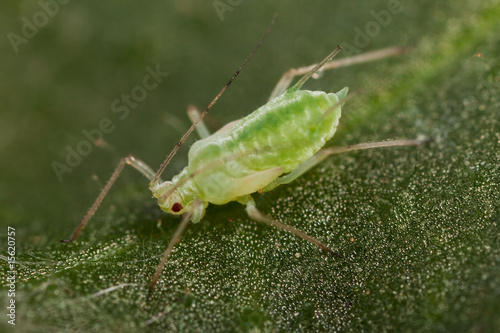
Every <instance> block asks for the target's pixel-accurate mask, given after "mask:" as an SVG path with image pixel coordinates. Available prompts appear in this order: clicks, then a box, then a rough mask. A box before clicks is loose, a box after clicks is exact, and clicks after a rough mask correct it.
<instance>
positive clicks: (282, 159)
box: [230, 89, 347, 173]
mask: <svg viewBox="0 0 500 333" xmlns="http://www.w3.org/2000/svg"><path fill="white" fill-rule="evenodd" d="M339 93H341V94H340V95H341V98H343V97H344V96H345V94H346V93H347V89H345V90H342V91H341V92H339ZM338 102H339V97H338V96H337V94H335V93H325V92H322V91H306V90H299V91H297V92H293V93H284V94H283V95H281V96H278V97H276V98H275V99H274V100H272V101H271V102H269V103H268V104H266V105H264V106H262V107H261V108H259V109H258V110H256V111H255V112H253V113H252V114H250V115H249V116H247V117H245V118H243V119H242V121H241V122H239V123H238V124H237V125H236V126H235V127H234V128H233V130H232V131H231V132H230V133H231V135H232V137H233V140H234V142H235V143H236V145H237V147H238V150H239V151H240V152H242V153H243V152H248V153H249V154H248V156H243V157H242V158H241V163H242V164H245V165H246V166H247V167H248V168H251V169H254V170H256V171H262V170H267V169H271V168H274V167H282V168H283V173H288V172H291V171H292V170H294V169H295V168H297V166H299V165H300V164H301V163H302V162H304V161H305V160H307V159H308V158H310V157H311V156H312V155H314V154H315V153H316V152H317V151H318V150H320V149H321V148H322V147H323V146H324V144H325V142H326V141H327V140H329V139H330V138H331V137H332V136H333V135H334V133H335V131H336V129H337V126H338V123H339V119H340V115H341V105H340V104H339V103H338ZM332 108H333V109H332ZM325 112H326V114H325Z"/></svg>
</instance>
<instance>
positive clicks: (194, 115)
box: [187, 104, 210, 139]
mask: <svg viewBox="0 0 500 333" xmlns="http://www.w3.org/2000/svg"><path fill="white" fill-rule="evenodd" d="M187 114H188V117H189V119H190V120H191V122H192V123H193V124H196V122H197V121H198V119H200V118H201V112H200V110H198V108H197V107H196V106H195V105H193V104H189V105H188V110H187ZM196 132H197V133H198V135H199V137H200V138H202V139H205V138H208V137H209V136H210V131H209V130H208V127H207V125H206V124H205V122H204V121H203V119H201V120H200V121H199V123H198V124H197V125H196Z"/></svg>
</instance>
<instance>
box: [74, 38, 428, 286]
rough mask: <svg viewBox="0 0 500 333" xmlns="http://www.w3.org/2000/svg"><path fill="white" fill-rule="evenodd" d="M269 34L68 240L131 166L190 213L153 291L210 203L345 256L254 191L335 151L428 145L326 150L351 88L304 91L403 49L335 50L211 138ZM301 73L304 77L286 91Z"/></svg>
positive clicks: (172, 206)
mask: <svg viewBox="0 0 500 333" xmlns="http://www.w3.org/2000/svg"><path fill="white" fill-rule="evenodd" d="M268 33H269V28H268V31H267V32H266V34H265V35H264V37H263V38H262V40H261V42H260V43H259V45H257V47H256V48H255V49H254V50H253V51H252V53H251V54H250V56H249V57H248V58H247V59H246V60H245V62H244V63H243V65H242V66H241V67H240V68H239V69H238V71H237V72H236V73H235V74H234V75H233V77H232V78H231V80H230V81H229V82H228V84H227V85H226V86H225V87H224V88H223V89H222V90H221V92H220V93H219V94H218V95H217V96H216V97H215V99H214V100H213V101H212V102H211V103H210V104H209V106H208V107H207V108H206V109H205V111H204V112H203V113H201V114H200V113H199V112H198V111H197V110H196V109H194V108H191V109H190V110H189V115H190V118H191V119H192V121H193V126H192V127H191V128H190V129H189V130H188V132H186V133H185V134H184V135H183V137H182V138H181V140H180V141H179V143H178V144H177V145H176V146H175V147H174V149H173V150H172V152H171V153H170V154H169V155H168V156H167V158H166V160H165V162H164V163H163V164H162V165H161V166H160V168H159V170H158V171H157V172H154V171H153V170H152V169H151V168H150V167H149V166H148V165H146V164H145V163H144V162H142V161H141V160H139V159H137V158H135V157H134V156H132V155H129V156H128V157H126V158H123V159H122V160H121V161H120V163H119V165H118V166H117V168H116V169H115V171H114V173H113V175H112V176H111V178H110V179H109V181H108V182H107V184H106V186H105V187H104V189H103V190H102V191H101V193H100V195H99V196H98V198H97V199H96V201H95V203H94V204H93V205H92V207H91V208H90V209H89V211H88V212H87V214H86V216H85V217H84V218H83V220H82V222H81V223H80V225H79V226H78V227H77V228H76V229H75V231H74V233H73V235H72V236H71V239H70V240H69V241H74V240H75V239H76V238H77V237H78V235H79V234H80V232H81V231H82V230H83V228H84V227H85V225H86V224H87V222H88V221H89V220H90V218H91V217H92V215H93V214H94V213H95V211H96V210H97V208H98V207H99V205H100V203H101V202H102V200H103V198H104V197H105V195H106V194H107V192H108V191H109V189H110V188H111V186H112V185H113V183H114V182H115V181H116V179H117V178H118V176H119V174H120V172H121V171H122V169H123V167H124V166H125V165H126V164H129V165H131V166H133V167H134V168H135V169H137V170H138V171H140V172H141V173H142V174H143V175H145V176H146V177H147V178H148V179H149V180H150V186H149V188H150V190H151V192H152V193H153V196H154V197H155V198H157V199H158V204H159V206H160V207H161V209H162V210H164V211H165V212H167V213H171V214H175V215H179V214H183V216H184V218H183V220H182V222H181V224H180V226H179V227H178V229H177V231H176V232H175V234H174V236H173V237H172V240H171V241H170V243H169V245H168V247H167V249H166V251H165V254H164V256H163V259H162V261H161V263H160V264H159V266H158V268H157V271H156V273H155V276H154V278H153V280H152V282H151V284H150V293H151V290H152V288H153V287H154V285H155V284H156V282H157V280H158V278H159V276H160V274H161V271H162V270H163V267H164V264H165V261H166V260H167V258H168V256H169V255H170V252H171V251H172V248H173V246H174V245H175V244H176V243H177V242H178V241H179V238H180V235H181V234H182V232H183V230H184V228H185V227H186V225H187V222H188V221H192V222H193V223H197V222H200V220H201V219H202V218H203V216H204V214H205V209H206V207H207V206H208V204H210V203H211V204H216V205H223V204H225V203H228V202H230V201H238V202H240V203H242V204H243V205H245V206H246V211H247V213H248V215H249V216H250V218H252V219H254V220H257V221H261V222H264V223H267V224H270V225H273V226H275V227H278V228H281V229H284V230H287V231H289V232H291V233H293V234H295V235H297V236H299V237H302V238H303V239H305V240H307V241H309V242H311V243H313V244H315V245H318V246H319V247H321V248H322V249H323V250H325V251H327V252H330V253H332V254H334V255H336V256H338V257H341V256H340V255H339V254H337V253H335V252H334V251H333V250H331V249H330V248H329V247H328V246H326V245H325V244H323V243H322V242H320V241H319V240H317V239H315V238H313V237H311V236H309V235H307V234H305V233H304V232H302V231H300V230H297V229H295V228H293V227H291V226H288V225H286V224H283V223H281V222H278V221H276V220H274V219H272V218H270V217H268V216H266V215H264V214H263V213H261V212H260V211H259V210H258V209H257V208H256V205H255V202H254V200H253V198H252V196H251V194H252V193H254V192H259V193H260V192H266V191H270V190H272V189H274V188H276V187H277V186H279V185H282V184H287V183H289V182H291V181H293V180H294V179H296V178H297V177H299V176H301V175H302V174H303V173H304V172H306V171H307V170H309V169H311V168H312V167H314V166H315V165H317V164H318V163H320V162H321V161H323V160H324V159H325V158H326V157H328V156H330V155H332V154H336V153H341V152H346V151H351V150H357V149H368V148H377V147H388V146H403V145H419V144H422V143H423V141H419V140H397V141H385V142H374V143H365V144H359V145H354V146H348V147H340V148H326V149H321V148H322V147H323V146H324V145H325V143H326V142H327V141H328V140H329V139H330V138H331V137H332V136H333V135H334V134H335V131H336V129H337V126H338V123H339V119H340V115H341V108H342V106H343V105H344V102H345V100H346V95H347V92H348V89H347V88H344V89H342V90H340V91H339V92H337V93H326V92H323V91H308V90H300V88H301V87H302V85H303V84H304V83H305V82H306V81H307V80H308V79H309V78H310V77H312V76H313V75H314V74H315V73H317V71H319V70H320V69H321V70H325V69H330V68H335V67H340V66H345V65H349V64H352V63H359V62H366V61H372V60H375V59H380V58H383V57H387V56H392V55H395V54H399V53H401V49H400V48H391V49H386V50H381V51H376V52H371V53H368V54H365V55H361V56H357V57H354V58H350V59H344V60H341V61H338V62H330V60H331V59H332V58H333V57H334V56H335V55H336V54H337V53H338V52H339V51H340V50H341V48H340V47H337V48H336V49H335V50H334V51H333V52H332V53H330V54H329V55H328V56H327V57H326V58H325V59H324V60H323V61H321V62H320V63H319V64H316V65H312V66H308V67H304V68H299V69H294V70H290V71H288V72H287V73H285V75H284V76H283V78H282V80H281V81H280V82H279V83H278V85H277V86H276V88H275V89H274V91H273V93H272V95H271V98H270V101H269V102H268V103H267V104H265V105H263V106H262V107H260V108H259V109H257V110H256V111H254V112H252V113H251V114H249V115H248V116H246V117H245V118H243V119H240V120H237V121H234V122H231V123H229V124H227V125H225V126H224V127H223V128H221V129H220V130H218V131H217V132H215V133H214V134H211V135H210V134H209V132H208V130H207V128H206V126H205V125H204V123H203V122H202V118H203V117H204V116H205V114H206V113H207V112H208V110H209V109H210V108H211V107H212V106H213V105H214V104H215V102H216V101H217V99H218V98H219V97H220V96H221V95H222V93H223V92H224V91H225V90H226V88H227V87H228V86H229V84H230V83H231V82H232V80H233V79H234V78H235V77H236V75H237V74H238V73H239V71H240V70H241V69H242V67H243V66H244V65H245V64H246V63H247V62H248V60H249V59H250V58H251V57H252V56H253V54H254V53H255V52H256V51H257V49H258V48H259V47H260V45H261V44H262V41H263V40H264V39H265V37H266V36H267V34H268ZM304 74H305V75H304ZM296 75H304V76H303V77H302V78H301V79H300V80H299V81H298V82H297V83H296V84H295V85H293V86H292V87H291V88H289V89H287V88H288V86H289V85H290V82H291V80H292V78H293V77H294V76H296ZM194 129H196V130H197V131H198V134H199V135H200V137H201V138H202V139H201V140H199V141H197V142H196V143H194V144H193V145H192V146H191V148H190V150H189V155H188V156H189V162H188V165H187V166H186V167H185V168H184V169H183V170H182V171H181V172H180V173H179V174H178V175H176V176H175V177H174V178H173V179H172V180H171V181H162V180H161V179H160V175H161V174H162V172H163V171H164V169H165V167H166V166H167V165H168V163H169V162H170V160H171V159H172V157H173V156H174V155H175V153H176V152H177V150H178V149H179V147H180V145H181V144H182V143H184V141H185V140H186V138H187V136H188V135H189V134H190V133H191V132H192V131H193V130H194Z"/></svg>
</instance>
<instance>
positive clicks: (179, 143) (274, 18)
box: [150, 13, 278, 185]
mask: <svg viewBox="0 0 500 333" xmlns="http://www.w3.org/2000/svg"><path fill="white" fill-rule="evenodd" d="M276 16H278V13H275V14H274V17H273V19H272V20H271V23H270V24H269V26H268V27H267V30H266V32H265V33H264V35H263V36H262V38H261V39H260V41H259V43H258V44H257V46H256V47H255V48H254V49H253V50H252V52H251V53H250V55H249V56H248V57H247V58H246V59H245V61H243V63H242V64H241V65H240V67H239V68H238V69H237V70H236V72H234V74H233V76H232V77H231V78H230V79H229V81H228V82H227V83H226V85H225V86H223V87H222V89H221V90H220V91H219V93H218V94H217V95H216V96H215V98H214V99H213V100H212V101H211V102H210V104H208V106H207V107H206V108H205V110H203V112H202V113H201V114H200V116H199V117H198V119H197V120H196V121H195V122H194V123H193V125H191V127H190V128H189V129H188V130H187V132H186V133H184V135H183V136H182V137H181V139H180V140H179V142H177V144H176V145H175V146H174V148H173V149H172V151H171V152H170V154H168V155H167V157H166V158H165V161H163V163H162V164H161V165H160V167H159V168H158V171H156V174H155V175H154V177H153V178H152V179H151V182H150V185H155V184H157V183H158V182H159V179H160V176H161V174H162V173H163V171H165V168H166V167H167V165H168V164H169V163H170V161H171V160H172V158H173V157H174V156H175V154H176V153H177V151H178V150H179V148H180V147H181V146H182V144H183V143H184V142H185V141H186V139H187V138H188V137H189V135H190V134H191V133H192V132H193V131H194V129H195V128H196V126H198V124H199V123H200V122H201V120H202V119H203V117H205V115H206V114H207V113H208V111H209V110H210V109H211V108H212V107H213V106H214V105H215V103H217V100H218V99H219V98H220V97H221V96H222V94H223V93H224V92H225V91H226V89H227V88H228V87H229V86H230V85H231V83H233V81H234V79H235V78H236V77H237V76H238V74H240V72H241V70H242V69H243V67H245V66H246V64H247V63H248V62H249V61H250V59H252V57H253V56H254V54H255V53H256V52H257V50H258V49H259V48H260V46H261V45H262V43H264V40H265V39H266V38H267V36H268V35H269V33H270V32H271V28H272V26H273V24H274V22H275V20H276Z"/></svg>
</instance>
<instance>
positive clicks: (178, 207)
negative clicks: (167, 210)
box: [172, 202, 182, 213]
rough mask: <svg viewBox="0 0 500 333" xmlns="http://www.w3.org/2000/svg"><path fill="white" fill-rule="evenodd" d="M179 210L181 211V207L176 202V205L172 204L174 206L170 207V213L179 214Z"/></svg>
mask: <svg viewBox="0 0 500 333" xmlns="http://www.w3.org/2000/svg"><path fill="white" fill-rule="evenodd" d="M181 210H182V205H181V204H180V203H178V202H176V203H174V204H173V205H172V211H173V212H174V213H178V212H180V211H181Z"/></svg>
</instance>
